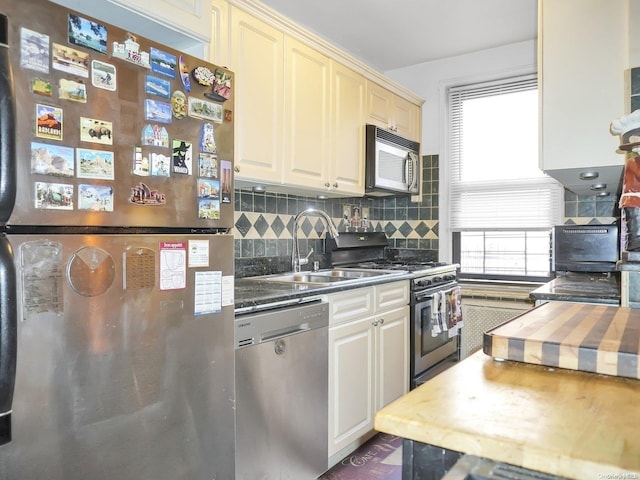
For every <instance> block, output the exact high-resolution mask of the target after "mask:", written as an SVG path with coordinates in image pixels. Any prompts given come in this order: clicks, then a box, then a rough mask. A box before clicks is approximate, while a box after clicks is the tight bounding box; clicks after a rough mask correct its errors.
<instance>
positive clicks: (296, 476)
mask: <svg viewBox="0 0 640 480" xmlns="http://www.w3.org/2000/svg"><path fill="white" fill-rule="evenodd" d="M328 325H329V308H328V304H327V303H325V302H322V301H320V300H319V299H317V300H314V301H311V302H308V303H304V304H296V305H294V306H288V307H280V308H276V309H272V310H267V311H264V312H259V313H251V314H245V315H238V314H236V318H235V346H236V351H235V359H236V479H237V480H257V479H261V480H266V479H274V480H275V479H278V480H284V479H291V480H305V479H309V480H315V479H316V478H317V477H318V476H319V475H321V474H322V473H323V472H324V471H326V470H327V466H328V453H329V450H328V421H329V406H328V383H329V366H328V362H329V356H328Z"/></svg>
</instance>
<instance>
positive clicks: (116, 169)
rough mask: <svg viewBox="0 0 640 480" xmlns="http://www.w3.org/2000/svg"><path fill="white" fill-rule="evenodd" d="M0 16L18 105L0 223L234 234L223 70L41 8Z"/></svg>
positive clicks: (43, 2)
mask: <svg viewBox="0 0 640 480" xmlns="http://www.w3.org/2000/svg"><path fill="white" fill-rule="evenodd" d="M2 10H3V11H2V13H4V14H5V15H6V16H7V17H8V29H7V30H8V35H7V37H8V54H9V55H8V56H9V61H10V64H11V67H12V70H13V77H12V79H11V85H12V88H13V91H14V97H15V102H16V105H18V106H19V108H17V109H16V113H15V115H9V114H5V110H4V109H3V110H2V112H3V113H2V122H1V123H0V126H1V127H2V129H1V130H0V133H2V134H3V136H4V131H5V130H6V131H8V129H9V122H12V125H11V129H12V130H15V134H16V141H15V155H12V154H11V153H10V152H9V151H8V149H4V148H3V149H2V159H1V162H0V174H3V172H4V170H5V169H9V172H11V173H13V174H14V175H15V183H14V182H11V183H10V184H9V185H11V186H13V187H15V186H16V185H17V196H16V198H15V202H13V199H12V198H11V195H4V194H3V195H1V196H0V213H1V212H4V211H8V212H12V214H11V216H10V217H9V219H8V220H6V219H4V221H2V218H0V221H2V223H6V224H8V225H11V226H24V225H38V226H41V227H46V226H82V227H87V226H97V227H129V226H135V227H189V228H192V227H195V228H202V229H204V228H207V229H209V228H231V227H233V198H232V192H233V185H232V182H233V175H232V171H233V154H234V152H233V128H234V125H233V110H234V98H233V91H234V88H233V87H234V83H233V73H232V72H230V71H228V70H226V69H225V68H222V67H219V66H216V65H212V64H209V63H207V62H205V61H203V60H200V59H197V58H195V57H192V56H189V55H187V54H184V53H181V52H179V51H176V50H174V49H172V48H170V47H168V46H165V45H160V44H157V43H155V42H152V41H149V40H147V39H145V38H143V37H140V36H137V35H135V32H128V31H125V30H122V29H119V28H117V27H115V26H113V25H109V24H106V23H104V22H101V21H99V19H98V20H96V19H92V18H90V17H87V16H85V15H82V14H77V13H74V12H73V11H71V10H67V9H66V8H63V7H60V6H59V5H57V4H53V3H51V2H48V1H47V0H32V1H29V2H3V5H2ZM0 68H2V64H1V62H0ZM4 70H6V68H5V69H4ZM4 74H5V72H0V75H4ZM7 117H10V118H7ZM11 169H15V172H14V171H13V170H11ZM3 185H4V178H0V187H3ZM0 193H2V192H1V191H0ZM14 231H16V230H14Z"/></svg>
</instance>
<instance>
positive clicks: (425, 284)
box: [416, 280, 431, 287]
mask: <svg viewBox="0 0 640 480" xmlns="http://www.w3.org/2000/svg"><path fill="white" fill-rule="evenodd" d="M416 285H417V286H418V287H428V286H429V285H431V280H418V281H417V282H416Z"/></svg>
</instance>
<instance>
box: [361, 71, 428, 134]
mask: <svg viewBox="0 0 640 480" xmlns="http://www.w3.org/2000/svg"><path fill="white" fill-rule="evenodd" d="M367 123H371V124H373V125H377V126H379V127H381V128H385V129H388V130H393V131H394V132H396V133H397V134H398V135H400V136H402V137H405V138H408V139H409V140H415V141H418V142H420V135H421V134H420V123H421V122H420V107H419V106H418V105H416V104H414V103H411V102H409V101H408V100H406V99H404V98H402V97H400V96H399V95H396V94H395V93H393V92H392V91H390V90H387V89H386V88H384V87H383V86H381V85H379V84H377V83H374V82H372V81H367Z"/></svg>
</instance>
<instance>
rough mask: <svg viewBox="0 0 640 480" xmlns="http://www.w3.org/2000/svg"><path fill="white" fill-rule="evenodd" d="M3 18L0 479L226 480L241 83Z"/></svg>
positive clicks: (44, 18)
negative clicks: (236, 95) (236, 91)
mask: <svg viewBox="0 0 640 480" xmlns="http://www.w3.org/2000/svg"><path fill="white" fill-rule="evenodd" d="M0 14H1V15H0V57H1V58H0V225H1V226H0V228H1V232H0V479H1V480H36V479H38V480H40V479H44V478H46V479H48V480H57V479H59V480H63V479H64V480H72V479H83V480H84V479H88V478H91V479H105V480H106V479H132V480H133V479H136V480H142V479H154V480H158V479H166V480H176V479H189V480H193V479H202V480H211V479H231V478H233V474H234V473H233V472H234V391H233V378H234V364H233V358H234V350H233V239H232V236H231V235H230V234H229V230H230V228H231V227H232V226H233V199H232V192H233V178H232V171H233V113H234V108H233V88H234V84H233V74H232V72H229V71H228V70H226V69H224V68H221V67H218V66H216V65H212V64H209V63H206V62H204V61H202V60H199V59H196V58H194V57H191V56H189V55H186V54H183V53H180V52H178V51H175V50H173V49H172V48H171V47H169V46H166V45H160V44H157V43H155V42H152V41H149V40H148V39H145V38H142V37H139V36H137V35H135V32H128V31H124V30H121V29H119V28H117V27H115V26H113V25H108V24H106V23H104V22H101V21H100V20H99V19H94V18H91V17H88V16H86V15H83V14H79V13H76V12H73V11H70V10H67V9H65V8H62V7H60V6H58V5H56V4H52V3H49V2H48V1H46V0H30V1H29V2H16V1H13V0H0Z"/></svg>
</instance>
